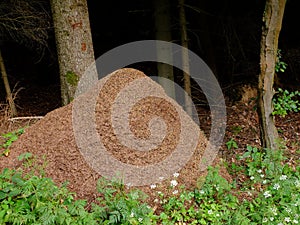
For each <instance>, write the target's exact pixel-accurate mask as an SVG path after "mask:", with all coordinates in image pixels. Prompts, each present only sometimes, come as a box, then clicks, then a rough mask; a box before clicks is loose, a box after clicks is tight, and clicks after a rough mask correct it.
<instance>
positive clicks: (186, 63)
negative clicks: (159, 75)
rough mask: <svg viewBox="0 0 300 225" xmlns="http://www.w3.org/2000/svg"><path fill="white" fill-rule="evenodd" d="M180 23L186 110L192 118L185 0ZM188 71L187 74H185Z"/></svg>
mask: <svg viewBox="0 0 300 225" xmlns="http://www.w3.org/2000/svg"><path fill="white" fill-rule="evenodd" d="M178 3H179V22H180V31H181V46H182V47H183V51H182V67H183V69H184V71H183V80H184V90H185V92H186V94H185V110H186V112H187V113H188V115H190V116H192V114H193V112H192V102H191V97H192V91H191V79H190V64H189V55H188V48H189V45H188V35H187V29H186V17H185V10H184V0H179V2H178ZM185 71H186V72H185Z"/></svg>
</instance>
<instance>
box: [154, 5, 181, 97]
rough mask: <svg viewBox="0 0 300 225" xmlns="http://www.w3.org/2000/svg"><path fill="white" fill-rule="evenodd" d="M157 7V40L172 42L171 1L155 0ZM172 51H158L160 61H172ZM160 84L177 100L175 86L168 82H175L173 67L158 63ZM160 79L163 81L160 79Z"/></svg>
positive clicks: (165, 49) (164, 49)
mask: <svg viewBox="0 0 300 225" xmlns="http://www.w3.org/2000/svg"><path fill="white" fill-rule="evenodd" d="M154 4H155V5H154V7H155V28H156V34H155V36H156V40H162V41H169V42H170V41H172V34H171V14H170V1H169V0H154ZM172 57H173V56H172V49H168V48H163V49H162V48H159V49H157V58H158V59H168V60H169V61H172ZM157 72H158V82H159V84H160V85H161V86H162V87H163V88H164V90H165V91H166V93H167V94H168V95H169V96H170V97H172V98H174V99H175V97H176V96H175V86H174V83H173V82H171V83H170V82H166V81H167V80H166V79H168V80H171V81H174V74H173V67H172V66H171V65H168V64H164V63H157ZM160 77H161V78H162V79H160Z"/></svg>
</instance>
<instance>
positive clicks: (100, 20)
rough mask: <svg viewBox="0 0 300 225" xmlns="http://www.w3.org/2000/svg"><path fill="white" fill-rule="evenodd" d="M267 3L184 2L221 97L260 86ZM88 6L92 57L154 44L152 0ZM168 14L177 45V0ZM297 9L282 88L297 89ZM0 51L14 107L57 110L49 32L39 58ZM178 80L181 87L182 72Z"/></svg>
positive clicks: (293, 2)
mask: <svg viewBox="0 0 300 225" xmlns="http://www.w3.org/2000/svg"><path fill="white" fill-rule="evenodd" d="M264 6H265V2H264V1H261V0H251V1H250V0H247V1H237V0H222V1H221V0H210V1H206V0H201V1H200V0H198V1H195V0H187V1H186V7H185V10H186V16H187V22H188V24H187V27H188V36H189V48H190V50H192V51H193V52H195V53H196V54H198V55H199V56H200V57H201V58H202V59H203V60H204V61H205V62H206V63H207V64H208V65H209V66H210V67H211V69H212V70H213V71H214V73H215V75H216V76H217V78H218V80H219V82H220V85H221V86H222V88H223V91H224V94H225V95H226V96H229V97H230V98H232V99H235V98H236V96H235V95H236V89H237V88H238V87H240V85H242V84H252V85H256V83H257V79H258V74H259V52H260V39H261V29H262V16H263V12H264ZM88 7H89V14H90V23H91V30H92V37H93V44H94V51H95V58H97V57H99V56H100V55H101V54H103V53H105V52H106V51H109V50H110V49H112V48H114V47H117V46H119V45H122V44H125V43H128V42H132V41H138V40H148V39H155V23H154V17H155V14H154V8H153V4H152V1H151V0H144V1H141V0H131V1H102V2H100V1H92V0H88ZM49 9H50V7H49ZM171 9H172V13H171V15H172V18H171V21H172V36H173V37H172V39H173V42H174V43H178V44H180V30H179V21H178V18H179V17H178V3H177V1H171ZM299 9H300V2H299V1H298V0H288V1H287V4H286V9H285V14H284V19H283V25H282V31H281V34H280V39H279V49H281V53H282V61H284V62H286V63H287V65H288V67H287V70H286V71H285V72H284V73H279V74H277V80H276V82H275V85H279V86H282V87H284V88H287V89H297V88H299V86H300V85H299V81H300V30H299V29H298V23H299V21H300V14H299ZM49 13H51V12H50V11H49ZM1 49H2V54H3V56H4V58H5V63H6V67H7V73H8V76H9V80H10V82H11V86H12V87H15V89H19V88H21V89H20V92H19V94H18V96H17V99H16V100H17V105H18V106H19V108H23V109H24V110H23V111H24V112H23V114H37V115H38V114H39V115H43V114H45V113H47V112H49V111H51V110H53V109H55V108H57V107H60V106H61V102H60V90H59V71H58V63H57V56H56V49H55V38H54V31H53V30H51V31H50V35H49V39H48V48H47V49H45V51H44V52H43V53H41V52H38V51H35V49H30V48H26V47H24V46H22V45H20V44H17V43H16V42H14V41H13V40H2V41H1ZM133 67H136V68H137V69H140V70H142V71H143V72H144V73H146V74H147V75H151V76H155V75H156V65H155V64H154V63H141V64H139V65H133ZM178 74H179V73H178ZM177 78H178V80H177V82H178V83H180V79H181V77H180V75H178V77H177ZM0 90H1V91H0V101H1V102H5V91H4V86H3V84H2V81H1V82H0ZM38 109H39V110H38Z"/></svg>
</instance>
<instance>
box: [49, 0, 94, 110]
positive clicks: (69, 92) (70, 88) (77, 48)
mask: <svg viewBox="0 0 300 225" xmlns="http://www.w3.org/2000/svg"><path fill="white" fill-rule="evenodd" d="M50 2H51V9H52V17H53V22H54V28H55V38H56V47H57V55H58V63H59V72H60V82H61V97H62V104H63V105H66V104H68V103H69V102H71V101H72V100H73V98H74V94H75V91H76V88H77V84H78V81H79V80H80V77H81V76H82V75H83V74H84V72H85V71H86V69H87V68H88V67H89V66H90V65H91V64H92V63H94V61H95V58H94V49H93V42H92V35H91V28H90V22H89V13H88V6H87V1H86V0H83V1H81V0H68V1H61V0H51V1H50Z"/></svg>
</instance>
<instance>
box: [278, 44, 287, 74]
mask: <svg viewBox="0 0 300 225" xmlns="http://www.w3.org/2000/svg"><path fill="white" fill-rule="evenodd" d="M286 68H287V64H286V63H285V62H283V61H282V53H281V49H278V50H277V59H276V64H275V71H276V72H277V73H278V72H284V71H285V70H286Z"/></svg>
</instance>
